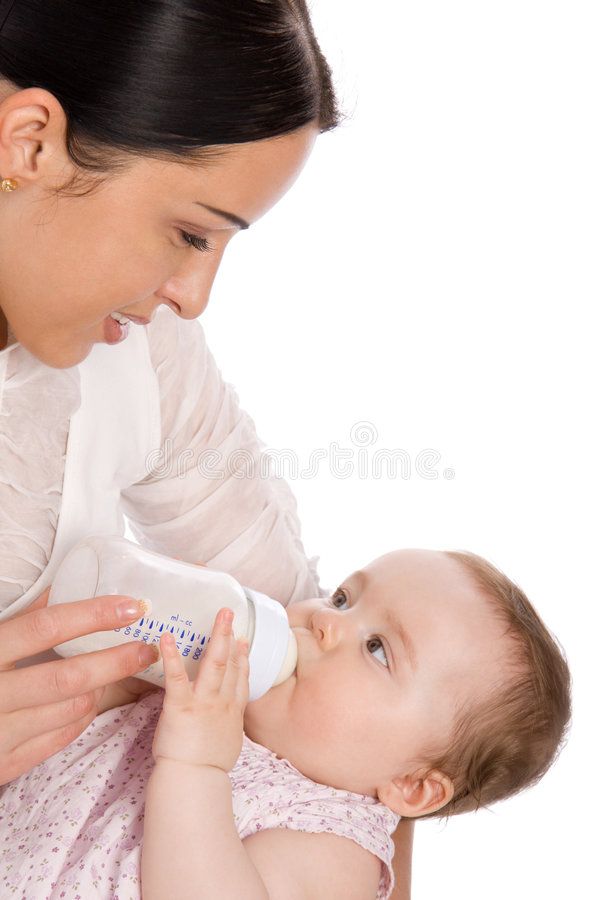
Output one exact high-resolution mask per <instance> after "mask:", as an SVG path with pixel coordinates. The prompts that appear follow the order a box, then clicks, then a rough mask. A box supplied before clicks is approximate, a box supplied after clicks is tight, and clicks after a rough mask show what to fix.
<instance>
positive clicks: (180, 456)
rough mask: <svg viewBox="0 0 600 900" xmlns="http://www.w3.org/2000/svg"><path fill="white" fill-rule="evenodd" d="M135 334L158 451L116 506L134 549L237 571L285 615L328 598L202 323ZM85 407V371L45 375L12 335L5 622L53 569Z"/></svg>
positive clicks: (4, 412) (3, 517)
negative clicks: (143, 340)
mask: <svg viewBox="0 0 600 900" xmlns="http://www.w3.org/2000/svg"><path fill="white" fill-rule="evenodd" d="M130 327H131V328H144V329H145V331H146V336H147V340H148V349H149V353H150V359H151V362H152V367H153V369H154V371H155V373H156V376H157V380H158V385H159V394H160V415H161V423H160V424H161V446H160V447H157V448H156V452H155V453H153V454H151V458H149V459H148V460H147V464H146V471H147V473H148V474H147V475H146V477H144V478H143V479H142V480H140V481H138V482H136V483H134V484H132V485H130V486H129V487H127V488H126V489H124V490H123V491H122V492H121V496H120V503H121V506H122V511H123V513H124V515H125V517H126V520H127V522H128V524H129V527H130V529H131V532H132V533H133V535H134V536H135V539H136V540H138V541H139V542H140V543H141V544H143V545H145V546H147V547H149V548H150V549H151V550H155V551H156V552H159V553H165V554H167V555H170V556H174V557H175V556H177V557H181V558H182V559H185V560H188V561H194V562H204V563H205V564H207V565H208V566H209V567H211V568H215V569H222V570H223V571H227V572H230V573H231V574H232V575H234V576H235V577H236V578H237V579H238V580H239V581H240V582H241V583H242V584H245V585H247V586H249V587H254V588H255V589H257V590H260V591H263V592H264V593H266V594H269V595H270V596H272V597H274V598H276V599H278V600H280V602H282V603H283V604H284V605H287V603H288V602H289V601H290V600H292V599H301V598H304V597H311V596H322V595H324V594H325V593H326V591H325V590H324V589H322V588H321V587H320V586H319V578H318V575H317V562H318V557H313V558H312V559H307V557H306V554H305V551H304V547H303V545H302V541H301V537H300V522H299V520H298V516H297V511H296V501H295V499H294V496H293V494H292V492H291V490H290V488H289V486H288V484H287V483H286V482H285V481H284V480H283V479H281V478H276V477H274V476H273V475H266V476H265V465H264V454H263V450H264V444H262V442H261V441H260V440H259V438H258V436H257V434H256V429H255V426H254V423H253V421H252V419H251V418H250V416H248V414H247V413H245V412H243V411H242V410H241V409H240V407H239V402H238V397H237V394H236V392H235V390H234V388H233V386H232V385H230V384H228V383H226V382H224V381H223V379H222V377H221V373H220V372H219V370H218V368H217V366H216V364H215V361H214V358H213V356H212V354H211V352H210V350H209V349H208V347H207V345H206V340H205V336H204V330H203V328H202V326H201V325H200V323H199V322H198V321H197V320H195V321H186V320H182V319H180V318H179V317H178V316H176V315H175V314H174V313H173V312H171V310H169V309H168V308H167V307H165V306H161V307H159V308H158V310H157V311H156V314H155V317H154V319H153V321H152V322H151V323H150V325H147V326H138V325H131V326H130ZM114 400H115V403H118V402H119V398H118V397H115V398H114ZM80 402H81V397H80V378H79V368H78V366H74V367H73V368H70V369H54V368H51V367H49V366H46V365H44V364H43V363H41V362H40V361H39V360H37V359H36V358H35V357H34V356H32V355H31V354H30V353H29V352H28V351H27V350H26V349H25V348H24V347H23V346H22V345H21V344H20V343H18V342H17V341H16V339H15V336H14V334H12V332H11V331H10V326H9V334H8V345H7V347H6V348H5V349H4V350H2V351H0V614H1V613H2V611H3V610H6V609H7V608H8V607H9V606H10V605H11V604H12V603H13V602H14V601H15V600H17V599H18V598H19V597H21V596H22V595H23V594H25V592H26V591H27V590H29V588H30V587H31V586H32V585H33V584H34V583H35V582H36V581H37V579H38V578H39V576H40V574H41V573H42V572H43V571H44V569H45V568H46V566H47V565H48V561H49V559H50V555H51V553H52V547H53V544H54V538H55V535H56V530H57V522H58V517H59V513H60V507H61V496H62V485H63V476H64V472H65V459H66V448H67V439H68V436H69V425H70V419H71V417H72V416H73V414H74V413H75V412H76V411H77V409H78V408H79V406H80ZM232 453H233V456H232V455H231V454H232ZM261 460H262V464H261ZM248 466H250V471H251V473H252V474H251V475H250V476H249V475H248ZM8 614H9V615H10V613H8ZM0 618H1V615H0Z"/></svg>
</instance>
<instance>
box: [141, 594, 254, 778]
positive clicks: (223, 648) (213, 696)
mask: <svg viewBox="0 0 600 900" xmlns="http://www.w3.org/2000/svg"><path fill="white" fill-rule="evenodd" d="M232 621H233V613H232V612H231V610H229V609H227V608H226V607H224V608H223V609H220V610H219V612H218V613H217V615H216V617H215V622H214V626H213V630H212V633H211V637H210V640H209V641H208V644H207V647H206V650H205V651H204V653H203V654H202V657H201V659H200V664H199V667H198V672H197V675H196V680H195V681H194V682H191V681H190V680H189V678H188V676H187V672H186V670H185V667H184V664H183V660H182V658H181V656H180V654H179V651H178V649H177V645H176V643H175V641H174V639H173V638H172V636H171V635H170V634H163V635H162V636H161V639H160V651H161V654H162V658H163V664H164V669H165V697H164V701H163V708H162V712H161V714H160V719H159V720H158V725H157V727H156V732H155V734H154V742H153V744H152V754H153V756H154V759H155V760H156V761H157V762H158V760H159V759H171V760H177V761H179V762H184V763H189V764H191V765H196V766H215V767H217V768H218V769H222V770H223V771H224V772H229V771H230V770H231V769H232V768H233V767H234V765H235V763H236V761H237V759H238V756H239V755H240V751H241V749H242V740H243V731H244V710H245V708H246V704H247V703H248V695H249V683H248V642H247V641H246V640H245V639H240V640H236V639H235V637H234V636H233V632H232V628H231V622H232Z"/></svg>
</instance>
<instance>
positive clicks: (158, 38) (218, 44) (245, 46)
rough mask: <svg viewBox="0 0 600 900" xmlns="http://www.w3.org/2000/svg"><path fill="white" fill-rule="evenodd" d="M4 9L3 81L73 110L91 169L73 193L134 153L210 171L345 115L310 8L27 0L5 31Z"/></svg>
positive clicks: (247, 1) (70, 125)
mask: <svg viewBox="0 0 600 900" xmlns="http://www.w3.org/2000/svg"><path fill="white" fill-rule="evenodd" d="M2 9H4V12H7V11H8V17H7V18H6V21H5V23H4V26H3V27H2V30H1V33H0V78H4V79H6V80H8V81H9V82H12V83H13V84H14V85H15V86H16V87H18V88H28V87H41V88H44V89H45V90H47V91H49V92H50V93H52V94H53V95H54V96H55V97H56V99H57V100H58V101H59V102H60V103H61V105H62V107H63V109H64V111H65V114H66V117H67V134H66V143H67V151H68V153H69V156H70V158H71V160H72V162H73V163H74V164H75V165H76V167H77V168H78V169H79V173H77V174H76V175H75V177H74V178H73V179H72V180H71V182H69V184H68V185H65V186H63V188H62V189H61V190H63V191H64V190H67V191H69V190H71V189H72V188H73V185H74V184H75V183H77V184H79V183H80V181H81V182H86V178H85V173H86V172H87V173H90V174H92V175H94V174H107V173H108V172H115V171H116V170H119V169H121V168H123V167H124V166H126V165H127V162H128V161H130V159H131V155H132V154H133V155H135V156H146V157H152V158H159V159H167V160H170V161H173V160H177V161H178V162H183V163H185V162H187V161H189V162H190V163H194V164H195V163H199V162H200V163H201V162H204V163H209V162H210V160H211V159H214V158H218V157H219V156H220V155H221V154H222V152H223V147H222V145H227V144H240V143H245V142H247V141H258V140H262V139H265V138H271V137H276V136H277V135H283V134H287V133H288V132H291V131H294V130H295V129H297V128H300V127H301V126H302V125H306V124H308V123H309V122H312V121H315V122H316V124H318V127H319V130H320V131H321V132H325V131H330V130H332V129H333V128H335V127H336V126H337V125H338V124H340V121H341V118H342V117H341V114H340V111H339V108H338V103H337V99H336V96H335V91H334V88H333V84H332V73H331V69H330V67H329V65H328V64H327V61H326V59H325V58H324V56H323V54H322V52H321V50H320V48H319V45H318V43H317V39H316V37H315V34H314V31H313V28H312V25H311V21H310V14H309V11H308V8H307V4H306V0H15V2H14V4H13V5H12V7H11V6H10V3H9V4H8V5H7V4H6V3H1V2H0V24H1V19H2V18H4V16H3V15H2V14H1V13H2ZM101 180H102V179H100V181H101ZM96 183H99V182H98V181H97V182H96ZM94 186H95V185H93V186H92V189H93V187H94ZM87 192H88V191H86V193H87Z"/></svg>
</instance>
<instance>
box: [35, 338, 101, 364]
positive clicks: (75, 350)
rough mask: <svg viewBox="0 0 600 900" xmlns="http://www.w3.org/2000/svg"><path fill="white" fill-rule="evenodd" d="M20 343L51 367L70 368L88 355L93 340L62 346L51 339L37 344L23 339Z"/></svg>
mask: <svg viewBox="0 0 600 900" xmlns="http://www.w3.org/2000/svg"><path fill="white" fill-rule="evenodd" d="M21 343H22V345H23V347H25V349H26V350H28V351H29V353H31V355H32V356H35V357H36V359H39V361H40V362H41V363H43V364H44V365H45V366H49V367H50V368H51V369H72V368H73V366H78V365H79V363H81V362H83V360H84V359H86V358H87V357H88V356H89V355H90V353H91V351H92V348H93V346H94V342H93V341H77V342H75V341H73V342H71V343H70V344H68V343H67V344H66V345H65V346H64V347H63V346H59V345H57V343H56V342H52V341H44V342H43V343H39V344H36V343H33V342H32V343H31V344H28V343H26V342H25V341H21Z"/></svg>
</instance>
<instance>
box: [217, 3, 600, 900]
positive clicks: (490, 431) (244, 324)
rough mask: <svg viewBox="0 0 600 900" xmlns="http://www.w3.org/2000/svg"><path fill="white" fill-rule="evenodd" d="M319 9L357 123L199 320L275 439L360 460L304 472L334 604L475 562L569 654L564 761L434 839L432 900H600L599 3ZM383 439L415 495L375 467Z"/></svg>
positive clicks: (423, 840) (425, 886)
mask: <svg viewBox="0 0 600 900" xmlns="http://www.w3.org/2000/svg"><path fill="white" fill-rule="evenodd" d="M312 6H313V12H314V22H315V28H316V31H317V34H318V36H319V38H320V41H321V45H322V47H323V49H324V50H325V52H326V54H327V56H328V58H329V60H330V63H331V65H332V67H333V68H334V70H335V75H336V81H337V84H338V88H339V91H340V94H341V96H342V101H343V104H344V108H345V110H346V111H347V112H348V113H349V114H350V118H349V119H348V121H347V122H346V124H345V125H344V126H343V127H342V128H340V129H339V130H338V131H337V132H334V133H332V134H328V135H323V136H321V137H320V138H319V139H318V142H317V146H316V149H315V151H314V153H313V155H312V157H311V158H310V160H309V162H308V164H307V166H306V168H305V170H304V172H303V173H302V175H301V177H300V179H299V180H298V182H297V183H296V185H295V186H294V187H293V188H292V190H291V191H290V193H289V194H288V195H286V197H285V198H284V199H283V200H282V201H281V202H280V203H279V204H278V205H277V206H276V207H275V208H274V209H273V210H272V211H271V212H270V213H269V214H268V215H267V216H265V217H264V218H263V219H262V220H260V221H259V222H258V223H256V224H255V225H254V226H253V227H252V228H251V229H250V231H248V232H246V233H243V234H240V235H239V236H238V237H237V238H236V239H235V240H234V241H233V243H232V244H231V245H230V247H229V248H228V251H227V254H226V256H225V259H224V264H223V266H222V269H221V271H220V273H219V275H218V277H217V281H216V282H215V286H214V289H213V294H212V298H211V303H210V306H209V308H208V310H207V311H206V313H205V314H204V315H203V317H202V320H201V321H202V323H203V325H204V327H205V329H206V331H207V335H208V338H209V342H210V344H211V347H212V350H213V352H214V354H215V356H216V359H217V361H218V364H219V367H220V368H221V371H222V373H223V376H224V377H225V379H226V380H227V381H230V382H232V383H233V384H235V385H236V387H237V389H238V393H239V395H240V399H241V402H242V405H243V406H244V407H245V408H246V409H247V410H248V411H249V412H250V413H251V415H252V416H253V418H254V419H255V422H256V424H257V428H258V431H259V434H260V435H261V437H262V439H263V441H265V443H266V444H267V445H268V447H270V448H274V449H279V450H280V449H283V448H290V449H292V450H294V451H295V452H296V453H297V455H298V458H299V461H300V463H301V464H304V465H306V464H307V463H308V457H309V454H310V453H311V451H313V450H315V449H318V448H323V449H324V450H325V451H327V449H328V448H329V446H330V444H332V443H334V442H337V443H338V445H339V446H340V448H346V449H351V450H354V454H355V455H354V462H355V467H356V471H355V473H354V475H353V477H345V478H343V477H339V476H338V477H336V476H335V475H334V473H332V472H331V471H330V470H329V464H328V462H327V460H324V461H322V463H321V468H320V469H319V471H318V473H317V474H316V475H315V476H314V477H312V478H301V477H295V478H290V479H289V480H290V483H291V485H292V488H293V490H294V492H295V494H296V497H297V498H298V505H299V513H300V517H301V519H302V522H303V536H304V542H305V547H306V550H307V552H308V553H309V555H312V554H319V555H320V557H321V562H320V572H321V580H322V583H323V584H324V586H326V587H334V586H335V584H336V582H337V581H338V580H340V579H341V578H342V577H343V576H344V575H345V574H347V573H348V572H349V571H351V570H353V569H355V568H357V567H359V566H360V565H361V564H363V563H366V562H368V561H369V560H371V559H373V558H374V557H376V556H378V555H380V554H382V553H384V552H387V551H388V550H391V549H393V548H395V547H403V546H405V547H411V546H412V547H431V548H467V549H470V550H473V551H475V552H478V553H481V554H482V555H484V556H486V557H488V558H489V559H490V560H491V561H492V562H494V563H495V564H496V565H498V566H499V567H500V568H502V569H503V570H505V571H506V573H507V574H508V575H510V576H511V577H512V578H513V579H515V580H516V581H517V582H518V583H519V584H520V585H521V586H522V587H523V589H524V590H525V592H526V593H527V594H528V596H529V597H530V599H531V600H532V602H533V603H534V605H536V607H537V608H538V610H539V611H540V613H541V615H542V616H543V618H544V619H545V621H546V622H547V624H548V625H549V627H550V628H551V629H552V630H553V631H554V632H555V633H556V634H557V635H558V637H559V638H560V640H561V642H562V644H563V646H564V647H565V650H566V652H567V655H568V658H569V661H570V664H571V668H572V672H573V677H574V713H575V715H574V724H573V727H572V731H571V737H570V741H569V743H568V745H567V747H566V749H565V750H564V752H563V754H562V756H561V757H560V759H559V761H558V763H557V764H556V766H555V768H554V769H553V770H551V772H550V773H549V774H548V775H547V776H546V778H545V779H544V780H543V781H542V782H541V783H540V784H539V785H538V786H537V787H535V788H533V789H531V790H530V791H529V792H525V793H524V794H523V795H521V796H519V797H517V798H515V799H513V800H510V801H507V802H505V803H503V804H500V805H498V806H496V807H495V808H494V809H493V810H492V811H483V812H480V813H477V814H474V815H470V816H464V817H459V818H457V819H455V820H451V821H450V822H449V823H448V825H447V826H441V825H439V824H437V823H421V824H420V825H418V826H417V829H416V841H415V853H414V875H413V896H414V898H416V900H420V898H430V897H435V896H446V897H460V898H461V900H470V898H473V900H482V898H485V900H495V898H502V900H504V898H505V897H507V896H512V897H516V898H519V900H520V898H531V897H535V898H538V897H540V898H541V897H543V898H545V900H555V898H556V900H558V898H561V900H562V898H565V897H569V898H573V897H581V898H583V897H585V898H587V897H592V896H598V894H597V890H598V888H597V884H596V877H595V875H596V866H595V855H596V846H597V841H596V840H594V838H595V837H597V834H598V832H597V829H596V834H594V833H593V830H592V822H595V820H596V814H595V812H594V808H595V807H596V805H597V796H596V788H597V764H596V761H597V746H596V740H595V738H596V735H597V730H596V709H597V707H598V697H597V694H598V684H599V679H598V666H597V662H598V654H597V653H595V652H594V651H595V650H596V644H597V639H596V634H597V630H598V625H599V619H598V613H597V607H598V565H597V563H596V559H597V536H598V529H597V515H598V513H597V502H598V498H599V490H598V488H599V478H598V468H599V465H600V457H599V454H598V449H599V448H598V432H597V410H598V384H599V382H598V375H599V372H598V366H597V362H596V360H597V356H598V351H597V345H598V340H599V337H598V329H597V327H596V324H597V323H596V306H597V303H598V293H599V292H598V266H597V262H598V246H599V240H600V234H599V230H600V229H599V221H600V196H599V193H600V192H599V174H598V173H599V171H600V141H599V136H600V130H599V125H598V122H599V116H600V103H599V94H600V88H599V85H600V71H599V69H600V63H599V53H598V38H599V29H598V21H597V12H598V7H597V4H596V3H592V2H587V3H586V2H578V0H568V2H553V0H544V2H532V0H518V2H515V0H504V2H502V3H500V2H495V3H489V2H486V3H484V2H481V0H473V2H464V0H455V2H452V3H448V2H447V0H444V2H424V0H419V2H400V0H371V2H370V3H365V2H358V0H313V2H312ZM360 422H365V423H370V425H367V426H366V431H365V430H362V431H361V430H360V429H358V430H354V431H353V426H355V425H356V423H360ZM369 428H370V429H371V431H369ZM373 429H374V430H373ZM360 434H362V435H369V434H370V435H371V438H372V439H373V443H372V444H371V445H370V446H369V447H368V448H366V449H365V448H363V452H364V453H366V454H367V455H368V454H371V456H372V454H373V453H374V452H375V451H377V450H378V449H399V450H404V451H405V454H407V455H408V457H409V458H410V461H411V466H410V472H409V473H408V474H409V475H410V477H405V476H406V474H407V473H406V472H403V473H402V475H403V477H400V475H397V477H396V478H391V477H385V472H384V475H383V477H379V478H376V477H373V472H372V470H370V469H369V466H367V469H368V470H369V471H370V477H368V478H365V477H364V474H363V475H361V473H359V472H358V470H357V467H358V445H357V443H356V440H357V439H358V437H359V436H360ZM351 435H352V436H353V437H354V440H355V442H354V443H353V439H352V437H351ZM426 449H431V450H435V451H437V453H438V454H439V462H438V463H437V464H436V466H435V467H434V471H436V472H437V474H438V477H437V478H431V479H428V478H425V477H423V475H422V474H419V472H418V471H417V459H416V458H417V454H418V453H419V452H420V451H423V450H426ZM371 469H372V467H371ZM449 469H452V470H453V474H454V477H448V476H449V475H452V472H448V471H447V470H449Z"/></svg>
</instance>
